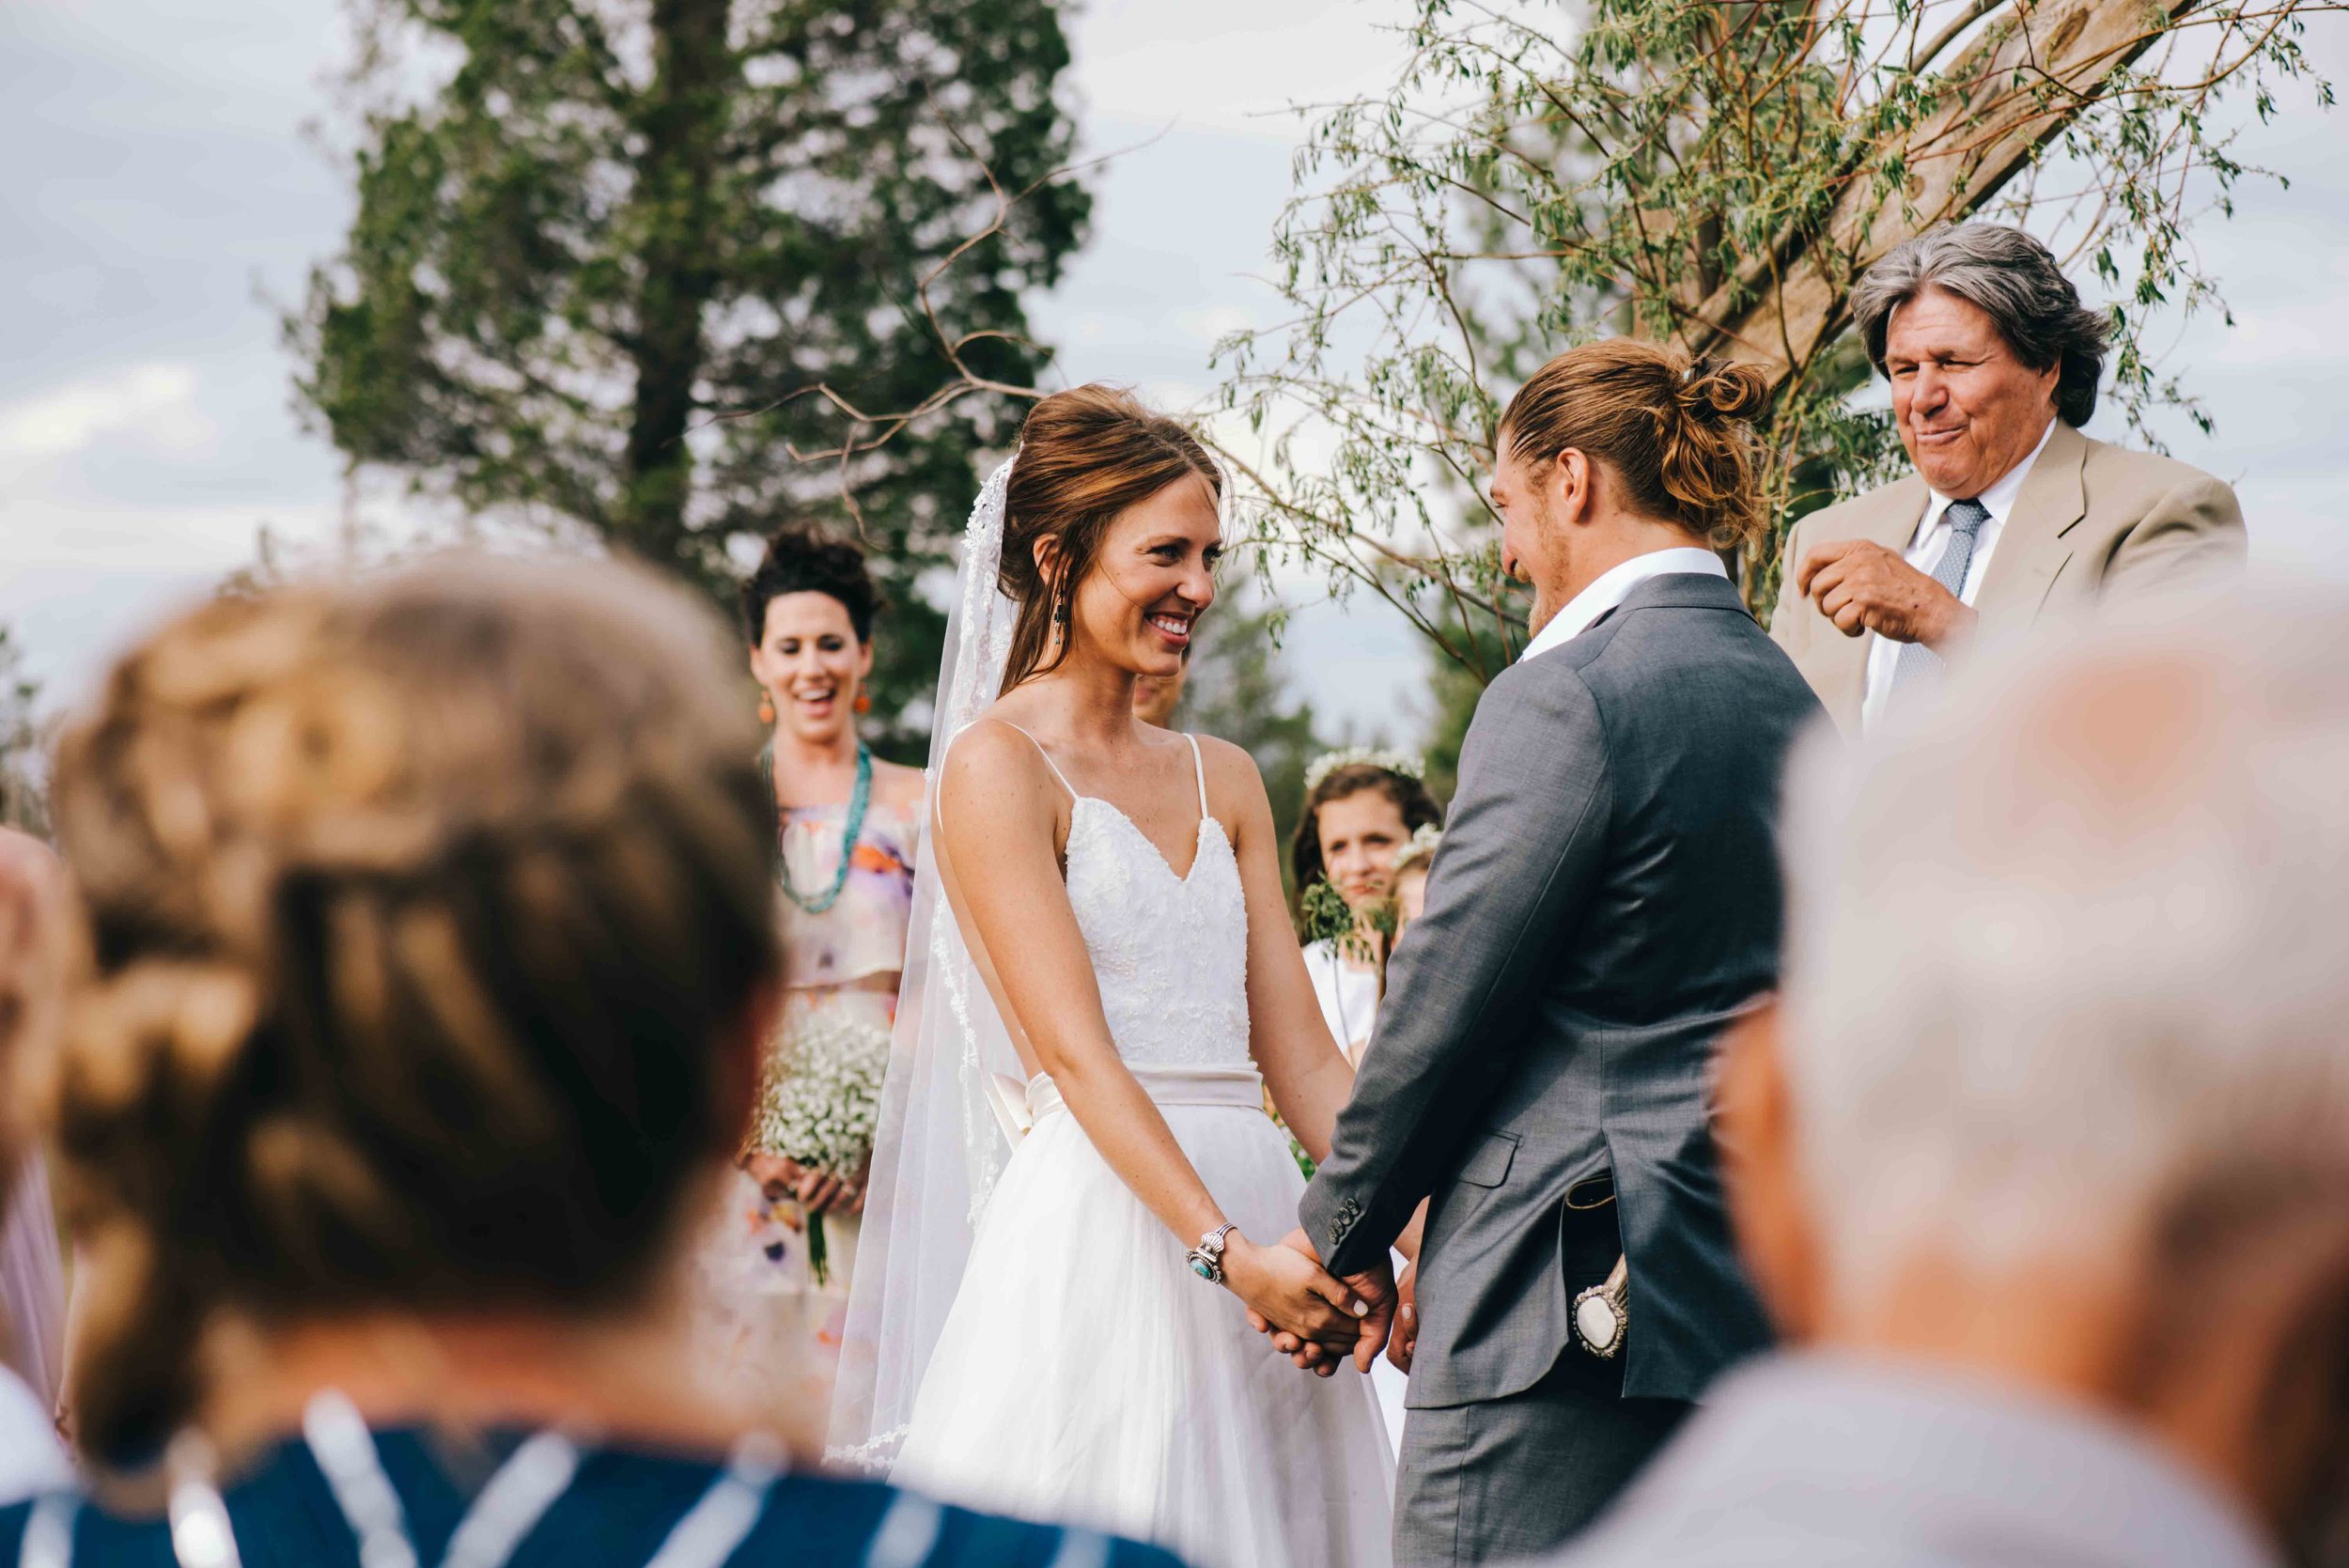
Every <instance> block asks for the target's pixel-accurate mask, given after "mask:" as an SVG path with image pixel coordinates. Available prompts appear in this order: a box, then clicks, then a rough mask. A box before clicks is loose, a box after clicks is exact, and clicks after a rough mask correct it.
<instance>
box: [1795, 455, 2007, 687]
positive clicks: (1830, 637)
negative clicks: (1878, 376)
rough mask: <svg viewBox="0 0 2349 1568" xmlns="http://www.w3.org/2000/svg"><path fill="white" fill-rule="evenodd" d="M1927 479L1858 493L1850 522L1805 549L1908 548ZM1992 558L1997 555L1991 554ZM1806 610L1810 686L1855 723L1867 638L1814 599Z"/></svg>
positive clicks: (1805, 666)
mask: <svg viewBox="0 0 2349 1568" xmlns="http://www.w3.org/2000/svg"><path fill="white" fill-rule="evenodd" d="M1926 495H1927V491H1926V489H1925V482H1924V481H1923V480H1922V479H1921V478H1919V477H1918V476H1917V475H1916V474H1913V473H1912V474H1909V475H1908V476H1907V477H1906V478H1905V479H1900V480H1896V481H1895V482H1893V483H1892V484H1890V485H1887V486H1885V487H1884V488H1883V489H1879V490H1871V491H1870V492H1869V493H1867V494H1866V495H1862V496H1859V497H1856V498H1855V499H1854V500H1853V502H1852V504H1851V511H1852V513H1853V514H1854V515H1853V517H1852V520H1851V525H1850V526H1848V527H1846V528H1843V529H1839V530H1837V531H1836V533H1835V534H1834V535H1832V536H1828V535H1821V536H1818V537H1817V538H1815V539H1809V540H1806V541H1804V548H1805V549H1809V548H1811V547H1812V546H1814V545H1821V544H1827V543H1828V542H1830V538H1833V539H1867V540H1870V541H1872V542H1874V543H1875V544H1880V545H1882V546H1883V547H1884V548H1885V549H1887V550H1889V551H1892V552H1893V553H1894V554H1896V555H1905V554H1906V553H1907V552H1908V544H1909V541H1910V540H1911V539H1912V538H1914V537H1915V536H1916V533H1917V523H1918V520H1920V519H1921V518H1922V517H1923V516H1924V515H1925V498H1926ZM1993 559H1994V560H1995V559H1996V558H1995V557H1993ZM1804 603H1805V605H1806V606H1807V609H1806V612H1805V613H1808V614H1809V615H1810V616H1811V617H1812V627H1811V646H1810V649H1809V651H1808V654H1807V656H1806V657H1805V658H1804V659H1802V660H1800V661H1799V666H1798V667H1799V668H1801V670H1802V673H1803V675H1804V676H1805V677H1806V678H1807V679H1809V681H1810V682H1811V689H1812V691H1816V692H1817V693H1818V694H1819V700H1820V702H1821V703H1822V704H1823V705H1825V706H1826V708H1827V710H1828V712H1829V713H1832V714H1833V715H1835V718H1836V722H1839V723H1842V724H1844V725H1845V726H1847V727H1851V728H1857V727H1858V725H1859V708H1860V705H1861V704H1862V703H1863V702H1864V701H1865V700H1866V699H1867V694H1868V645H1869V644H1870V643H1872V642H1873V641H1874V639H1873V638H1870V637H1864V636H1862V637H1846V636H1844V635H1843V633H1842V632H1840V631H1838V630H1836V629H1835V623H1834V622H1832V621H1830V620H1828V618H1827V617H1826V616H1825V615H1823V614H1821V613H1819V607H1818V604H1817V602H1816V601H1814V600H1808V599H1806V600H1805V601H1804Z"/></svg>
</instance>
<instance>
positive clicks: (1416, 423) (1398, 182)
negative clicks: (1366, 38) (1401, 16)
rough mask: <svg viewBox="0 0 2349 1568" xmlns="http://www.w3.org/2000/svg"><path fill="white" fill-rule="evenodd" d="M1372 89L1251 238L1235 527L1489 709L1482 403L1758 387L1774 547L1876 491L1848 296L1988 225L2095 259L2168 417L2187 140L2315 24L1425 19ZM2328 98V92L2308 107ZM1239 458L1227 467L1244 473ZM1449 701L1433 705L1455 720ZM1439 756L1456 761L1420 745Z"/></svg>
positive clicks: (2209, 145)
mask: <svg viewBox="0 0 2349 1568" xmlns="http://www.w3.org/2000/svg"><path fill="white" fill-rule="evenodd" d="M2324 8H2325V7H2324V6H2322V5H2320V4H2317V3H2316V0H2215V3H2208V4H2204V3H2201V0H1799V3H1797V4H1789V5H1759V4H1748V3H1743V0H1733V3H1728V4H1715V5H1688V4H1679V3H1672V0H1590V3H1589V4H1588V5H1587V6H1585V7H1583V8H1579V12H1578V13H1577V14H1572V15H1570V14H1568V13H1567V12H1566V11H1565V10H1563V8H1560V9H1554V10H1550V11H1548V12H1547V13H1544V12H1542V11H1538V10H1536V9H1535V8H1511V9H1509V10H1507V11H1505V12H1503V11H1497V10H1494V9H1490V8H1485V7H1481V6H1475V7H1471V6H1467V5H1458V4H1455V0H1416V4H1415V5H1414V6H1413V13H1414V15H1413V20H1412V21H1411V22H1410V23H1408V25H1406V26H1403V27H1400V28H1398V29H1397V32H1398V35H1399V37H1400V39H1401V41H1402V44H1403V46H1404V49H1405V52H1406V58H1405V61H1404V64H1403V66H1402V69H1401V70H1400V72H1399V74H1398V76H1397V78H1396V80H1395V82H1394V84H1393V85H1392V88H1391V89H1390V90H1389V91H1387V92H1386V93H1384V94H1382V95H1380V96H1378V97H1376V98H1371V99H1365V100H1361V101H1355V102H1350V103H1346V104H1342V105H1340V106H1338V107H1336V108H1335V109H1332V110H1330V111H1328V112H1327V113H1325V114H1323V115H1322V116H1321V117H1320V118H1319V119H1318V120H1317V122H1316V123H1315V125H1314V126H1313V128H1312V131H1311V133H1310V135H1309V137H1308V139H1307V142H1306V144H1305V146H1304V147H1303V148H1302V149H1301V150H1300V151H1299V155H1298V157H1297V161H1296V173H1297V182H1298V187H1299V194H1298V195H1297V196H1296V197H1295V198H1294V199H1293V200H1292V202H1291V204H1290V205H1289V207H1288V209H1287V210H1286V211H1285V212H1284V214H1283V218H1282V220H1281V222H1280V224H1279V225H1278V228H1277V230H1276V232H1275V235H1274V239H1273V247H1272V249H1273V258H1274V261H1275V263H1276V265H1277V267H1278V269H1279V281H1280V284H1281V287H1282V289H1283V293H1284V295H1285V296H1286V301H1287V303H1288V304H1289V305H1290V306H1291V307H1292V309H1291V313H1290V315H1291V319H1290V320H1289V321H1288V322H1287V324H1285V325H1283V327H1280V328H1278V329H1274V330H1271V331H1268V332H1263V333H1242V334H1236V335H1234V336H1233V337H1231V338H1229V339H1227V340H1226V341H1225V342H1224V343H1223V344H1222V345H1221V347H1220V349H1219V355H1220V360H1221V363H1222V364H1224V365H1226V366H1228V371H1229V375H1228V380H1227V381H1226V384H1225V389H1224V390H1225V404H1226V407H1227V408H1228V409H1230V410H1232V411H1237V412H1238V413H1240V414H1242V415H1244V416H1245V417H1246V419H1247V420H1248V422H1249V426H1250V428H1251V429H1252V432H1253V433H1254V436H1255V438H1256V447H1255V449H1254V450H1252V451H1249V452H1245V453H1237V452H1236V453H1234V454H1233V457H1234V460H1235V465H1236V467H1237V470H1238V472H1239V474H1240V477H1241V480H1242V495H1241V498H1240V499H1241V502H1242V506H1243V514H1244V515H1246V516H1248V517H1249V518H1250V519H1251V520H1252V525H1253V526H1254V528H1255V530H1256V532H1257V534H1258V535H1259V536H1260V538H1261V539H1262V540H1263V541H1264V543H1265V546H1266V548H1268V549H1270V550H1274V551H1286V552H1287V553H1288V554H1289V555H1290V556H1291V557H1293V558H1301V559H1303V560H1307V561H1310V562H1313V563H1315V564H1317V565H1318V566H1320V567H1322V568H1323V569H1324V570H1325V571H1326V572H1327V573H1328V574H1329V575H1330V579H1331V583H1332V591H1333V592H1337V593H1341V594H1343V593H1346V592H1349V591H1365V592H1369V593H1372V594H1375V595H1377V596H1378V597H1381V598H1385V599H1387V600H1388V601H1389V602H1390V603H1392V605H1394V606H1395V607H1396V608H1397V609H1399V610H1400V611H1401V612H1402V613H1404V614H1405V616H1406V617H1407V618H1408V619H1409V620H1410V621H1411V622H1412V623H1413V624H1414V625H1415V626H1417V627H1418V629H1420V630H1421V631H1422V632H1423V633H1424V634H1425V635H1426V636H1427V637H1428V638H1429V639H1430V640H1431V641H1432V642H1433V643H1434V644H1435V645H1436V647H1437V648H1438V650H1439V653H1440V654H1441V656H1442V657H1444V658H1445V659H1447V660H1451V661H1452V662H1453V663H1455V664H1456V665H1457V666H1458V667H1460V668H1461V669H1462V670H1464V671H1465V672H1466V673H1467V675H1468V676H1469V677H1470V679H1471V680H1472V681H1474V682H1475V683H1477V684H1479V685H1481V684H1482V683H1483V682H1484V681H1486V680H1488V679H1490V678H1491V676H1492V675H1494V674H1495V673H1496V672H1497V671H1498V670H1499V669H1500V668H1501V666H1502V665H1503V664H1505V662H1506V661H1507V660H1508V658H1509V657H1511V656H1513V655H1514V653H1515V651H1516V650H1517V648H1518V647H1520V646H1521V645H1522V644H1523V641H1524V637H1525V615H1524V609H1525V606H1524V602H1523V600H1522V599H1521V598H1518V597H1517V596H1516V595H1514V594H1512V593H1511V592H1510V591H1509V590H1508V589H1507V587H1506V586H1505V585H1504V584H1503V583H1502V582H1501V573H1500V563H1499V560H1498V558H1497V549H1496V536H1497V533H1498V528H1497V523H1498V519H1497V518H1495V517H1494V516H1493V515H1492V514H1491V512H1490V510H1489V508H1488V506H1487V505H1486V502H1485V500H1484V499H1483V497H1482V496H1481V494H1480V493H1479V482H1480V480H1481V479H1482V478H1483V477H1484V476H1485V475H1486V474H1488V473H1489V472H1490V465H1491V462H1492V456H1493V444H1494V437H1495V434H1496V429H1495V427H1496V425H1497V423H1498V420H1499V416H1500V412H1501V407H1502V406H1503V402H1504V400H1505V397H1506V395H1507V394H1508V392H1509V391H1510V390H1511V389H1512V388H1513V387H1514V386H1516V385H1517V384H1519V383H1520V382H1521V381H1522V380H1524V379H1525V377H1526V376H1528V375H1529V374H1530V373H1531V372H1532V370H1533V369H1534V368H1535V367H1536V366H1538V365H1540V364H1541V363H1542V362H1543V361H1544V360H1546V359H1547V358H1548V357H1549V356H1550V355H1551V354H1553V353H1556V352H1557V351H1559V350H1560V349H1564V348H1567V347H1569V346H1571V345H1572V344H1574V343H1577V342H1579V341H1583V340H1586V339H1589V338H1591V337H1594V336H1599V335H1605V334H1639V335H1642V336H1645V337H1649V338H1652V339H1656V340H1659V341H1670V342H1673V343H1676V344H1679V345H1680V346H1682V347H1684V348H1686V349H1688V350H1689V351H1690V352H1692V353H1700V354H1714V355H1730V356H1734V357H1737V358H1742V359H1747V360H1751V361H1754V362H1756V363H1759V364H1761V365H1764V366H1765V367H1766V369H1767V370H1768V371H1769V372H1770V374H1771V375H1772V377H1773V380H1774V383H1775V386H1776V395H1775V397H1774V400H1773V403H1772V406H1771V408H1770V410H1769V411H1768V413H1767V414H1766V418H1765V420H1764V422H1763V427H1762V430H1761V442H1760V455H1761V458H1762V459H1763V461H1762V474H1763V482H1764V485H1765V487H1766V495H1767V498H1768V500H1769V503H1770V505H1771V512H1772V517H1773V520H1774V529H1773V532H1772V535H1771V537H1770V538H1769V539H1767V540H1766V541H1764V543H1763V544H1762V545H1761V547H1760V548H1758V549H1754V550H1751V551H1748V552H1747V553H1746V554H1745V555H1744V556H1743V558H1742V559H1741V560H1739V561H1738V562H1737V566H1738V567H1739V569H1740V580H1741V584H1742V586H1743V588H1744V591H1745V593H1746V595H1747V598H1748V601H1749V602H1750V603H1752V604H1754V605H1756V606H1757V607H1758V608H1761V609H1763V610H1764V611H1765V613H1766V607H1767V605H1768V603H1769V602H1770V596H1771V595H1772V594H1773V593H1774V591H1775V587H1776V582H1777V567H1778V560H1777V558H1778V554H1779V546H1780V543H1781V540H1782V538H1783V535H1784V530H1785V528H1786V527H1787V526H1788V525H1789V524H1790V523H1791V522H1792V521H1793V520H1795V519H1796V518H1797V517H1799V516H1800V515H1802V514H1803V513H1804V512H1806V511H1808V510H1811V509H1812V508H1813V507H1815V506H1817V505H1822V504H1824V503H1825V502H1826V501H1827V500H1828V499H1830V498H1831V496H1832V495H1834V494H1836V493H1847V492H1849V491H1851V490H1854V489H1859V488H1861V487H1864V486H1866V485H1868V484H1871V483H1874V482H1875V481H1877V480H1878V479H1880V478H1881V477H1882V476H1884V475H1885V474H1887V473H1888V471H1890V469H1891V468H1892V467H1893V466H1894V464H1895V459H1896V458H1897V457H1898V447H1897V443H1896V442H1895V441H1894V439H1893V432H1892V430H1891V428H1890V421H1889V419H1888V418H1887V417H1886V416H1885V415H1884V414H1883V413H1882V412H1881V411H1876V410H1874V409H1871V408H1869V407H1867V406H1866V400H1865V399H1864V398H1859V397H1856V396H1855V394H1857V393H1859V392H1860V391H1861V389H1863V388H1864V387H1865V386H1866V383H1867V381H1868V377H1869V372H1868V367H1867V365H1866V363H1865V361H1864V358H1863V356H1862V355H1861V353H1860V352H1859V348H1858V346H1857V345H1856V344H1855V343H1854V342H1853V341H1852V339H1851V336H1850V334H1849V331H1848V328H1849V322H1850V317H1849V309H1848V300H1849V293H1850V289H1851V286H1852V284H1853V282H1854V280H1855V279H1856V278H1857V277H1858V276H1859V274H1860V272H1863V271H1864V270H1865V269H1866V267H1867V266H1868V265H1870V264H1871V263H1873V262H1874V261H1875V259H1877V258H1878V257H1880V256H1883V255H1884V254H1885V253H1886V252H1887V251H1889V250H1890V249H1891V248H1892V246H1893V245H1895V244H1897V243H1899V242H1900V241H1903V240H1905V239H1907V238H1909V237H1910V236H1912V235H1914V234H1916V233H1919V232H1921V231H1922V230H1924V229H1926V228H1928V227H1931V226H1933V225H1937V224H1939V223H1945V222H1952V221H1957V220H1962V219H1964V218H1966V217H1968V216H1970V215H1973V214H1976V213H1982V214H1984V215H1995V216H1997V217H1999V218H2000V219H2002V220H2004V221H2009V222H2020V223H2025V224H2027V225H2029V226H2030V227H2031V228H2032V229H2033V230H2034V231H2035V232H2038V233H2040V234H2041V235H2042V237H2043V238H2046V239H2047V240H2048V241H2049V242H2050V243H2051V244H2052V245H2054V246H2055V248H2056V249H2057V251H2058V253H2059V254H2060V255H2068V256H2074V257H2076V258H2080V259H2082V260H2084V261H2090V262H2092V265H2093V267H2094V269H2095V271H2096V272H2098V274H2099V276H2100V277H2101V279H2102V282H2103V284H2104V287H2106V288H2107V289H2108V290H2118V291H2121V292H2122V293H2123V296H2124V298H2123V301H2122V302H2121V303H2116V304H2115V305H2114V307H2113V317H2114V321H2115V324H2116V327H2117V328H2118V329H2119V331H2118V341H2119V351H2118V353H2117V354H2116V356H2115V367H2114V376H2115V392H2116V395H2117V397H2118V400H2119V402H2120V403H2121V405H2122V406H2123V409H2124V410H2125V411H2127V413H2128V414H2129V415H2130V416H2131V417H2132V418H2137V419H2141V417H2142V415H2143V414H2144V412H2145V411H2147V409H2149V408H2150V407H2152V406H2154V405H2155V404H2158V403H2162V402H2165V401H2170V402H2187V403H2188V407H2189V410H2191V405H2190V400H2188V399H2186V395H2185V394H2184V393H2183V392H2182V391H2181V390H2180V389H2179V388H2178V387H2177V386H2176V385H2175V384H2174V383H2172V382H2170V381H2167V380H2162V379H2160V378H2159V377H2158V376H2157V375H2156V373H2155V368H2154V365H2153V362H2152V359H2151V357H2150V355H2149V353H2148V350H2147V347H2146V346H2147V343H2148V341H2149V339H2148V336H2147V334H2148V330H2149V320H2150V318H2151V317H2152V315H2153V314H2154V313H2155V312H2156V311H2158V310H2160V309H2162V308H2165V307H2183V308H2189V309H2190V308H2195V307H2198V306H2208V305H2214V304H2216V303H2217V294H2216V293H2215V290H2214V287H2213V285H2212V283H2211V281H2210V280H2209V279H2207V278H2206V277H2204V276H2203V275H2202V274H2201V272H2200V271H2199V270H2198V268H2197V266H2196V263H2195V260H2194V256H2193V252H2192V250H2191V248H2190V246H2188V245H2187V244H2186V242H2185V235H2186V228H2187V226H2188V225H2190V223H2191V222H2192V220H2193V219H2194V218H2195V217H2196V216H2197V215H2198V213H2199V211H2200V210H2201V208H2200V206H2199V205H2198V204H2199V203H2200V201H2201V197H2202V196H2203V195H2204V194H2207V193H2209V192H2213V191H2215V192H2216V193H2217V202H2216V205H2217V206H2218V207H2219V208H2221V209H2222V210H2223V209H2224V208H2225V207H2226V205H2227V202H2228V193H2229V192H2230V190H2231V189H2232V186H2233V184H2234V183H2235V182H2236V181H2237V180H2239V179H2241V178H2242V177H2243V176H2244V175H2246V174H2247V173H2250V172H2252V171H2251V170H2250V169H2249V167H2248V165H2247V164H2245V163H2241V162H2240V161H2238V160H2237V158H2236V157H2235V156H2234V154H2233V153H2232V150H2231V149H2230V147H2229V146H2228V143H2227V139H2226V137H2225V136H2224V135H2222V134H2220V133H2219V132H2217V131H2216V130H2215V129H2214V128H2213V121H2212V120H2211V118H2210V116H2209V110H2210V108H2211V106H2212V104H2213V103H2214V102H2215V101H2216V100H2217V95H2218V94H2219V93H2220V92H2221V91H2223V90H2224V89H2226V88H2228V87H2230V86H2244V87H2247V88H2248V90H2249V91H2251V92H2252V93H2253V94H2255V95H2256V106H2257V107H2258V108H2259V110H2260V112H2261V114H2262V116H2265V115H2266V114H2267V113H2269V112H2270V111H2271V107H2272V104H2273V103H2274V101H2275V99H2274V93H2275V88H2276V86H2277V85H2278V84H2279V83H2281V82H2286V81H2290V80H2292V79H2295V78H2298V77H2302V76H2305V75H2306V74H2307V70H2308V67H2307V62H2306V60H2305V58H2304V57H2303V55H2302V54H2301V52H2300V47H2299V43H2298V39H2299V36H2300V33H2301V30H2302V28H2303V26H2304V17H2303V13H2310V12H2314V11H2317V10H2321V9H2324ZM2313 90H2314V94H2315V96H2316V98H2317V100H2318V101H2320V102H2322V103H2329V101H2330V91H2329V88H2327V87H2326V85H2325V84H2323V83H2322V82H2316V83H2314V85H2313ZM1234 444H1237V443H1234ZM1447 700H1448V699H1447ZM1438 743H1439V749H1440V747H1441V746H1442V745H1443V744H1444V743H1445V742H1444V739H1443V737H1442V736H1441V735H1440V734H1439V741H1438Z"/></svg>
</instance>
